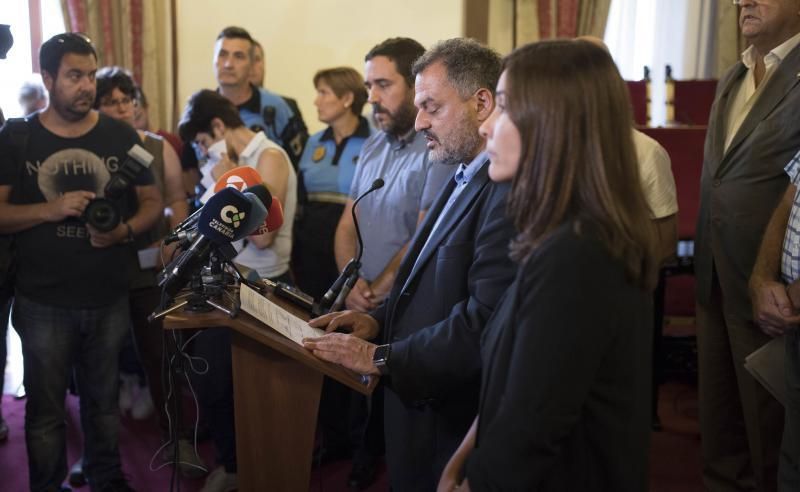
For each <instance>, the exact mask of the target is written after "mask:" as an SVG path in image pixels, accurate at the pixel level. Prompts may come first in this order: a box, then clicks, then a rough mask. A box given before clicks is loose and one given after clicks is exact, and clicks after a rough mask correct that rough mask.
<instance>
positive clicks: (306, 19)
mask: <svg viewBox="0 0 800 492" xmlns="http://www.w3.org/2000/svg"><path fill="white" fill-rule="evenodd" d="M176 14H177V25H178V30H177V31H178V32H177V38H178V39H177V47H178V104H179V106H180V107H181V108H182V107H183V104H184V103H185V101H186V100H187V99H188V97H189V96H190V95H191V94H192V93H193V92H195V91H197V90H199V89H202V88H214V87H216V82H215V80H214V73H213V68H212V56H213V49H214V41H215V39H216V36H217V34H218V33H219V31H220V30H222V28H223V27H225V26H228V25H239V26H242V27H244V28H245V29H247V30H248V31H250V33H251V34H252V35H253V37H255V38H256V39H258V40H259V41H260V42H261V44H262V45H264V49H265V50H266V59H267V76H266V86H267V87H268V88H269V89H270V90H272V91H275V92H278V93H280V94H283V95H287V96H291V97H293V98H295V99H297V101H298V103H299V104H300V110H301V111H302V112H303V117H304V119H305V121H306V124H307V125H308V126H309V130H310V131H312V132H315V131H318V130H320V129H322V128H323V125H322V124H321V123H320V122H319V121H317V117H316V116H317V112H316V109H315V108H314V105H313V100H314V96H315V93H314V87H313V85H312V80H311V79H312V77H313V76H314V73H315V72H316V71H317V70H318V69H320V68H326V67H333V66H337V65H350V66H353V67H355V68H356V69H357V70H358V71H359V72H361V73H362V74H363V71H364V55H365V54H366V52H367V51H369V49H370V48H371V47H372V46H374V45H375V44H377V43H378V42H380V41H382V40H384V39H386V38H388V37H393V36H408V37H411V38H414V39H416V40H417V41H419V42H420V43H422V44H423V45H425V46H430V45H431V44H433V43H434V42H436V41H438V40H440V39H447V38H451V37H455V36H460V35H461V33H462V31H463V6H462V0H404V1H397V0H213V1H211V0H178V1H177V12H176Z"/></svg>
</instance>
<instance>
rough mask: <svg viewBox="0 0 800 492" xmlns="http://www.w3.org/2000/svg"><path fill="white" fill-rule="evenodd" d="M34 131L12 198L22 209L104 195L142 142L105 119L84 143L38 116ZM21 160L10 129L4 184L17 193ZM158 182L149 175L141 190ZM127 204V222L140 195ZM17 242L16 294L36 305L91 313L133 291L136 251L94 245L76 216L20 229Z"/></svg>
mask: <svg viewBox="0 0 800 492" xmlns="http://www.w3.org/2000/svg"><path fill="white" fill-rule="evenodd" d="M28 128H29V137H28V142H27V145H26V150H25V156H24V164H23V165H24V168H23V169H22V175H21V179H22V186H21V193H16V192H15V193H13V195H12V196H13V197H14V200H13V201H14V203H18V204H35V203H42V202H49V201H53V200H55V199H57V198H58V197H59V196H60V195H61V194H63V193H65V192H68V191H75V190H86V191H93V192H95V193H96V194H97V196H103V188H104V187H105V185H106V183H107V182H108V180H109V178H110V176H111V175H112V174H113V173H114V172H115V171H116V170H117V169H118V167H119V165H120V164H122V162H123V161H124V159H125V158H126V157H127V151H128V149H130V148H131V146H133V145H134V144H141V141H140V140H139V136H138V135H137V134H136V131H135V130H134V129H133V128H132V127H130V126H129V125H127V124H125V123H122V122H119V121H116V120H114V119H112V118H110V117H107V116H104V115H102V114H101V115H100V119H99V121H98V123H97V124H96V125H95V127H94V128H93V129H92V130H90V131H89V132H88V133H86V134H85V135H83V136H80V137H77V138H63V137H59V136H58V135H55V134H53V133H52V132H50V131H49V130H47V129H46V128H44V126H42V124H41V122H40V121H39V118H38V115H34V116H33V117H31V118H30V119H29V121H28ZM16 155H17V151H16V149H15V148H14V147H13V146H12V143H11V139H10V131H9V128H8V125H6V126H5V127H3V129H2V130H1V131H0V185H11V186H12V187H13V186H16V185H17V183H19V180H20V168H19V163H18V162H17V158H16ZM152 183H153V175H152V174H151V173H150V171H149V170H146V171H145V172H143V173H141V174H140V175H139V176H138V178H137V180H136V182H135V183H134V184H135V185H138V186H142V185H149V184H152ZM120 205H121V206H120V209H121V212H122V215H123V217H124V218H128V217H130V216H132V215H133V214H134V213H135V211H136V194H135V190H133V189H131V190H130V192H129V193H128V196H126V197H125V199H124V200H123V203H121V204H120ZM16 241H17V242H16V245H17V247H16V251H17V258H18V262H19V268H18V271H17V281H16V288H17V291H18V292H19V293H20V294H22V295H24V296H26V297H28V298H31V299H33V300H34V301H37V302H41V303H43V304H50V305H54V306H59V307H74V308H92V307H100V306H107V305H109V304H111V303H113V302H115V301H117V300H119V299H120V298H121V297H123V296H125V295H127V293H128V274H127V266H126V252H127V249H128V248H129V246H127V245H125V244H117V245H114V246H111V247H108V248H95V247H93V246H92V245H91V244H90V243H89V234H88V231H87V229H86V226H85V225H84V223H83V222H82V221H80V220H79V219H77V218H72V217H70V218H68V219H66V220H63V221H61V222H45V223H42V224H39V225H37V226H35V227H31V228H30V229H27V230H24V231H20V232H18V233H17V234H16Z"/></svg>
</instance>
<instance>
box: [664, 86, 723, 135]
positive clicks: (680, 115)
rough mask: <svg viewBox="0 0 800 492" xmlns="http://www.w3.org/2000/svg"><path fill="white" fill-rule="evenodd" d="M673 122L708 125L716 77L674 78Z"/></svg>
mask: <svg viewBox="0 0 800 492" xmlns="http://www.w3.org/2000/svg"><path fill="white" fill-rule="evenodd" d="M673 83H674V84H675V95H674V104H675V123H680V124H684V125H708V116H709V114H710V113H711V105H712V104H713V103H714V94H715V93H716V90H717V79H705V80H675V81H673Z"/></svg>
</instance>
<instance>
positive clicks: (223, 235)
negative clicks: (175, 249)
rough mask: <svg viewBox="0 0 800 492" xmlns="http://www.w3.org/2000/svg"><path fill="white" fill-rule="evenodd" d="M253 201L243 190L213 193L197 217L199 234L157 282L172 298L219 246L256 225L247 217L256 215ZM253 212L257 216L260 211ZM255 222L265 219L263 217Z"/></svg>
mask: <svg viewBox="0 0 800 492" xmlns="http://www.w3.org/2000/svg"><path fill="white" fill-rule="evenodd" d="M252 210H253V204H252V202H251V200H250V199H248V197H247V196H245V195H244V194H243V193H241V192H240V191H237V190H235V189H232V188H226V189H224V190H222V191H220V192H219V193H216V194H215V195H213V196H212V197H211V198H210V199H209V200H208V202H207V203H206V205H205V206H204V207H203V209H202V212H201V213H200V218H199V219H198V221H197V222H198V225H197V230H198V233H199V234H198V235H197V237H196V238H195V239H194V240H193V241H192V244H191V245H190V246H189V248H188V249H187V250H186V251H184V252H183V253H181V254H180V256H178V258H176V259H175V260H174V261H173V262H172V263H170V264H169V265H167V267H166V268H164V271H162V272H161V274H160V275H159V277H160V278H159V282H158V285H159V287H161V288H162V289H163V291H164V292H166V293H167V294H168V295H169V297H170V298H173V297H174V296H175V294H177V293H178V291H179V290H181V289H182V288H183V286H184V285H186V284H187V283H189V281H190V280H191V276H192V274H193V273H195V272H196V271H197V270H198V269H200V268H202V267H203V265H204V264H205V263H206V262H207V261H208V258H209V256H210V255H211V252H212V251H213V250H214V249H215V248H216V247H219V246H223V245H225V244H228V243H231V242H233V241H237V240H239V239H241V238H243V237H245V236H247V235H248V234H249V233H250V232H252V229H250V230H248V229H247V228H248V227H251V228H252V227H253V226H252V224H250V223H248V216H249V215H251V214H253V212H252ZM254 215H258V214H257V213H256V214H254ZM257 218H260V220H259V221H258V222H256V224H258V223H261V222H263V221H264V218H265V217H263V216H261V217H257Z"/></svg>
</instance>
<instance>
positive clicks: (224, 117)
mask: <svg viewBox="0 0 800 492" xmlns="http://www.w3.org/2000/svg"><path fill="white" fill-rule="evenodd" d="M214 118H219V119H220V120H221V121H222V123H224V124H225V126H226V127H227V128H229V129H234V128H239V127H241V126H244V122H243V121H242V117H241V116H239V110H237V109H236V106H234V105H233V103H232V102H230V100H228V99H227V98H226V97H225V96H223V95H221V94H219V93H218V92H215V91H212V90H208V89H203V90H201V91H199V92H195V93H194V94H192V96H191V97H190V98H189V102H188V103H186V108H184V110H183V116H181V121H180V123H178V133H179V134H180V137H181V140H183V141H184V142H191V141H192V140H194V138H195V137H196V136H197V134H198V133H201V132H203V133H211V120H213V119H214Z"/></svg>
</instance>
